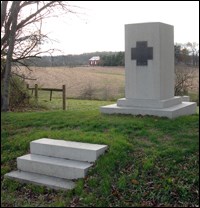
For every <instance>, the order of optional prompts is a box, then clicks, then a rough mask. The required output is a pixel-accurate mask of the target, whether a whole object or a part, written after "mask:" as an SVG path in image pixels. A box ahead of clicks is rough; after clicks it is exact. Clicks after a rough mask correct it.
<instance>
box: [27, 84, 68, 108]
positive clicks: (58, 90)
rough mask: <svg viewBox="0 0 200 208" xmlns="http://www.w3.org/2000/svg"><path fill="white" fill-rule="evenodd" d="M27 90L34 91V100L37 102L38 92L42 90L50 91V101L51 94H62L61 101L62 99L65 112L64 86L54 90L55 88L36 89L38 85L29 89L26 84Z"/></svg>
mask: <svg viewBox="0 0 200 208" xmlns="http://www.w3.org/2000/svg"><path fill="white" fill-rule="evenodd" d="M27 89H29V90H32V93H33V91H35V99H36V100H38V90H43V91H50V101H51V99H52V92H53V91H57V92H62V99H63V110H66V94H65V92H66V87H65V85H63V86H62V89H56V88H38V85H37V84H35V87H29V85H28V84H27Z"/></svg>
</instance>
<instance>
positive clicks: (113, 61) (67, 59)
mask: <svg viewBox="0 0 200 208" xmlns="http://www.w3.org/2000/svg"><path fill="white" fill-rule="evenodd" d="M93 56H100V62H99V64H98V65H99V66H124V65H125V54H124V51H119V52H93V53H84V54H80V55H61V56H42V57H29V58H27V59H24V60H23V64H24V65H28V66H38V67H55V66H69V67H74V66H82V65H88V64H89V62H88V61H89V59H90V58H91V57H93ZM174 60H175V64H185V65H190V66H199V49H198V44H197V43H190V42H188V43H186V44H177V43H176V44H175V45H174Z"/></svg>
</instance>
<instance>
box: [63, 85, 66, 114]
mask: <svg viewBox="0 0 200 208" xmlns="http://www.w3.org/2000/svg"><path fill="white" fill-rule="evenodd" d="M65 91H66V88H65V85H63V110H66V95H65Z"/></svg>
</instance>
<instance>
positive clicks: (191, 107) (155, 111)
mask: <svg viewBox="0 0 200 208" xmlns="http://www.w3.org/2000/svg"><path fill="white" fill-rule="evenodd" d="M100 111H101V113H106V114H132V115H153V116H159V117H168V118H176V117H179V116H183V115H191V114H195V113H196V103H195V102H181V103H180V104H177V105H174V106H171V107H167V108H147V107H138V106H137V107H135V106H118V105H117V104H112V105H107V106H102V107H100Z"/></svg>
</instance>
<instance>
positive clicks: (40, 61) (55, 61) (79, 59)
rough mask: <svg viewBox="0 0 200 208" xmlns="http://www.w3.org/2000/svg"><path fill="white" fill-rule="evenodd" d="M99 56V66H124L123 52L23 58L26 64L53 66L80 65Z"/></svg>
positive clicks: (86, 63)
mask: <svg viewBox="0 0 200 208" xmlns="http://www.w3.org/2000/svg"><path fill="white" fill-rule="evenodd" d="M93 56H100V63H99V65H100V66H124V52H121V51H120V52H93V53H84V54H80V55H61V56H42V57H37V58H36V57H32V58H29V59H26V60H23V63H24V64H25V65H28V66H38V67H53V66H69V67H74V66H81V65H88V64H89V59H90V58H92V57H93Z"/></svg>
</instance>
